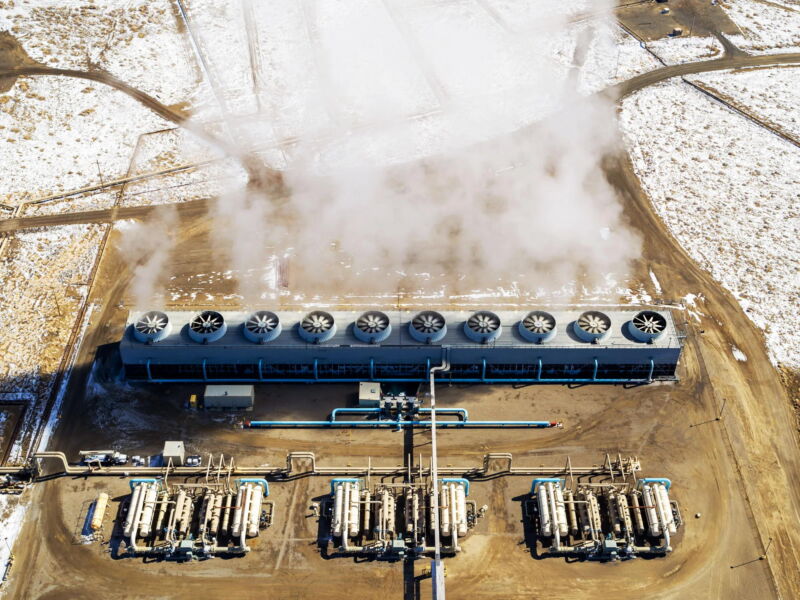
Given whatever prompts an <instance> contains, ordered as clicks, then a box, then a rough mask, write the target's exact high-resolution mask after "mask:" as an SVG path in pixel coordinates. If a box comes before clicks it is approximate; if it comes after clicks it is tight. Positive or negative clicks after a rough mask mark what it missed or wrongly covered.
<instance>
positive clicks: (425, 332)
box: [408, 310, 447, 344]
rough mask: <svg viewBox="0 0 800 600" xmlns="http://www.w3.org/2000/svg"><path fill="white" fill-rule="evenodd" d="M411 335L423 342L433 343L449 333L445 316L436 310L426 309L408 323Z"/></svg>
mask: <svg viewBox="0 0 800 600" xmlns="http://www.w3.org/2000/svg"><path fill="white" fill-rule="evenodd" d="M408 332H409V333H410V334H411V337H412V338H414V339H415V340H417V341H418V342H422V343H423V344H433V343H435V342H438V341H440V340H441V339H442V338H443V337H444V336H445V335H446V334H447V323H446V322H445V320H444V317H443V316H442V315H441V314H440V313H438V312H436V311H435V310H425V311H422V312H421V313H417V315H416V316H415V317H414V318H413V319H411V322H410V323H409V324H408Z"/></svg>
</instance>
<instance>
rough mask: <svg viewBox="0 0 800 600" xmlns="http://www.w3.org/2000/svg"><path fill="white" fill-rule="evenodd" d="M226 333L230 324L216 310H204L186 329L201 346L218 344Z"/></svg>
mask: <svg viewBox="0 0 800 600" xmlns="http://www.w3.org/2000/svg"><path fill="white" fill-rule="evenodd" d="M226 331H228V324H227V323H226V322H225V317H223V316H222V315H221V314H220V313H218V312H217V311H215V310H204V311H203V312H201V313H199V314H197V315H195V316H194V318H192V320H191V321H189V325H188V327H187V329H186V332H187V333H188V334H189V337H190V338H191V339H192V340H194V341H195V342H197V343H199V344H208V343H209V342H216V341H217V340H218V339H220V338H221V337H222V336H223V335H225V332H226Z"/></svg>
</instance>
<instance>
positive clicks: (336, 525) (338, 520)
mask: <svg viewBox="0 0 800 600" xmlns="http://www.w3.org/2000/svg"><path fill="white" fill-rule="evenodd" d="M343 511H344V484H342V483H337V484H336V487H335V488H334V494H333V522H332V523H331V531H332V533H333V535H335V536H336V537H339V536H341V535H342V512H343Z"/></svg>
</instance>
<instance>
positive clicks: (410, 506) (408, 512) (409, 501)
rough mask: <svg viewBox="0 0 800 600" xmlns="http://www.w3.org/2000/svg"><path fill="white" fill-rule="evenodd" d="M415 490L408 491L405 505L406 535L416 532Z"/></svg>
mask: <svg viewBox="0 0 800 600" xmlns="http://www.w3.org/2000/svg"><path fill="white" fill-rule="evenodd" d="M413 496H414V490H413V489H411V488H409V489H408V490H406V496H405V503H404V506H403V512H404V514H405V522H406V533H409V534H410V533H413V532H414V500H413Z"/></svg>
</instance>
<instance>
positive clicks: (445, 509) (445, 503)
mask: <svg viewBox="0 0 800 600" xmlns="http://www.w3.org/2000/svg"><path fill="white" fill-rule="evenodd" d="M447 487H448V484H442V507H441V513H442V535H450V494H448V492H447Z"/></svg>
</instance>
